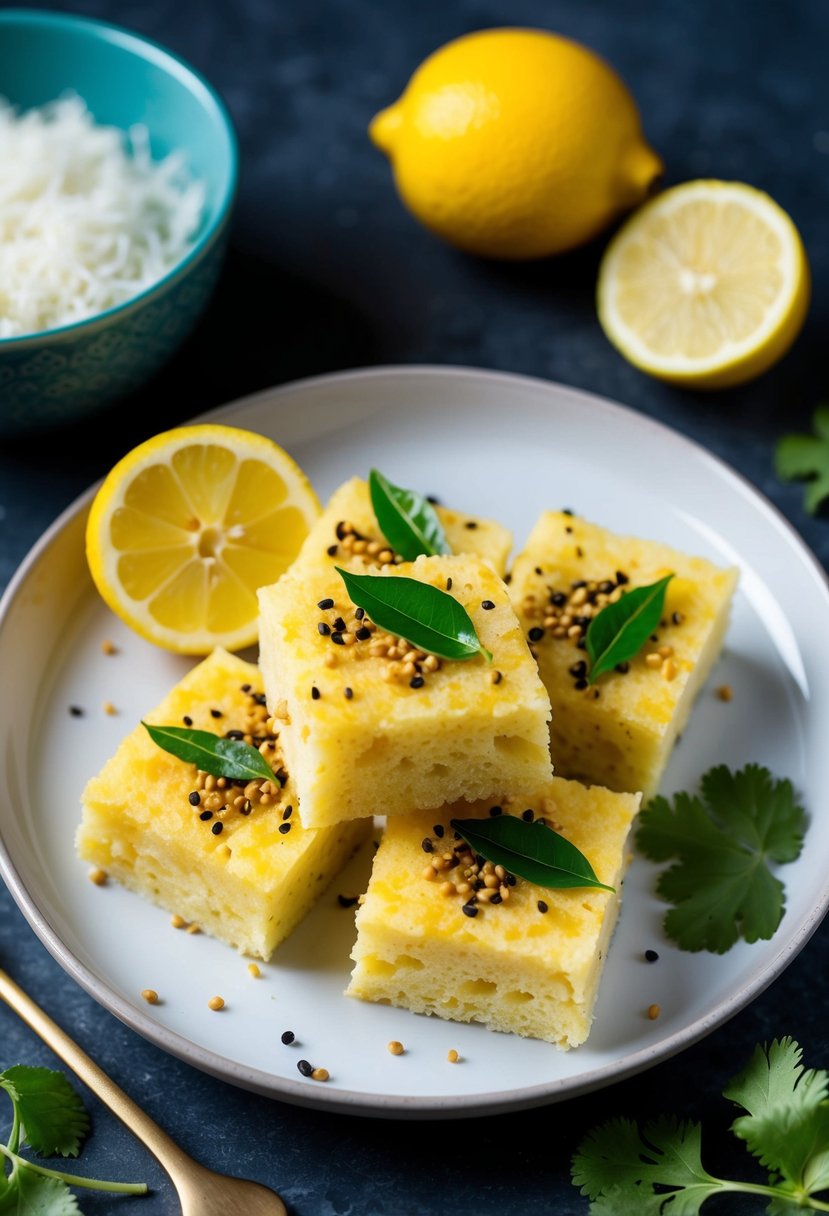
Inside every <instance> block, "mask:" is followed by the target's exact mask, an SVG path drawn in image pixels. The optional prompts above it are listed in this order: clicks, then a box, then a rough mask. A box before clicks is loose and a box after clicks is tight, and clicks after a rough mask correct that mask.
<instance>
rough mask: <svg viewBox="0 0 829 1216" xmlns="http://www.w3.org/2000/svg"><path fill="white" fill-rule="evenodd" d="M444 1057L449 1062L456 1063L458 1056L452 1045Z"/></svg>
mask: <svg viewBox="0 0 829 1216" xmlns="http://www.w3.org/2000/svg"><path fill="white" fill-rule="evenodd" d="M446 1058H447V1060H448V1061H449V1063H450V1064H457V1062H458V1060H459V1059H460V1056H459V1055H458V1053H457V1052H456V1051H455V1049H454V1047H453V1048H452V1049H451V1050H450V1051H447V1053H446Z"/></svg>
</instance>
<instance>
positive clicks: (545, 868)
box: [452, 815, 615, 891]
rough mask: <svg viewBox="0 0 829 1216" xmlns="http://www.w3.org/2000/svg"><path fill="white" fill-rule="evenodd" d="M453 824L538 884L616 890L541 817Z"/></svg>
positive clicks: (491, 857) (484, 851)
mask: <svg viewBox="0 0 829 1216" xmlns="http://www.w3.org/2000/svg"><path fill="white" fill-rule="evenodd" d="M452 828H453V830H454V831H456V832H457V833H458V834H459V835H460V836H462V837H463V839H464V840H465V841H466V843H467V844H468V845H469V846H470V847H471V848H472V849H474V851H475V852H476V853H480V854H481V856H482V857H485V858H486V860H487V861H491V862H492V863H493V864H494V865H502V866H504V867H505V868H506V869H508V870H510V871H511V872H512V873H513V874H517V875H518V876H519V878H526V879H527V880H528V881H529V882H534V883H535V884H536V886H539V887H547V888H549V889H551V890H553V889H556V888H559V889H562V888H570V887H598V888H599V889H600V890H602V891H613V890H615V888H614V887H609V886H607V885H606V884H605V883H603V882H600V881H599V879H598V878H597V877H596V872H595V870H594V869H593V867H592V866H591V864H590V862H589V861H588V860H587V858H586V857H585V856H584V854H583V853H582V852H581V850H580V849H577V848H576V846H575V845H574V844H572V843H571V841H569V840H567V839H566V837H564V836H561V835H559V833H558V832H555V831H553V829H552V828H549V827H547V826H546V825H545V824H543V823H541V822H540V821H539V820H536V821H535V822H534V823H530V822H528V821H527V820H524V819H518V818H517V817H516V816H515V815H502V816H499V817H498V818H497V819H453V820H452Z"/></svg>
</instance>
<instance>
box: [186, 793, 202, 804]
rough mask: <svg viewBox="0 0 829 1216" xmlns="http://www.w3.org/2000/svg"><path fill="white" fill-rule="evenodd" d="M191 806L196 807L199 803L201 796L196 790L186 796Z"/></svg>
mask: <svg viewBox="0 0 829 1216" xmlns="http://www.w3.org/2000/svg"><path fill="white" fill-rule="evenodd" d="M188 797H189V799H190V805H191V806H198V805H199V803H200V802H201V794H200V793H199V791H198V790H193V792H192V794H189V795H188Z"/></svg>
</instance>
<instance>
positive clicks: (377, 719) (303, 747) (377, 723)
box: [259, 538, 552, 827]
mask: <svg viewBox="0 0 829 1216" xmlns="http://www.w3.org/2000/svg"><path fill="white" fill-rule="evenodd" d="M321 539H324V538H321ZM339 560H340V562H341V564H342V566H343V568H345V569H348V570H351V571H354V572H355V573H360V574H372V576H373V577H376V578H378V579H383V578H386V577H392V576H403V577H407V578H412V579H417V580H420V581H422V582H426V583H430V584H432V585H433V586H434V587H437V588H439V589H440V590H447V589H448V591H447V594H450V595H452V596H454V597H455V599H456V600H458V601H459V602H460V603H461V604H462V605H463V606H464V607H465V608H466V610H467V612H468V613H469V615H470V617H471V618H472V621H473V624H474V626H475V629H476V631H477V634H478V637H479V638H480V641H481V642H482V644H483V646H484V647H486V648H487V649H488V650H490V651H491V652H492V656H493V658H492V661H491V662H487V660H486V659H485V658H484V657H483V656H481V655H478V656H476V657H474V658H470V659H465V660H447V659H439V660H438V659H436V658H435V656H431V655H428V654H426V653H425V652H421V651H417V650H416V649H415V648H414V647H413V646H410V645H409V643H408V642H407V641H404V640H401V639H399V638H396V637H393V636H390V635H388V634H385V633H384V632H383V631H382V630H381V629H378V628H375V626H374V624H373V622H371V621H370V620H369V619H368V618H367V617H365V616H362V615H361V610H359V609H358V610H355V607H354V605H353V604H352V603H351V602H350V600H349V597H348V594H347V592H346V590H345V585H344V583H343V581H342V579H341V578H340V575H339V574H338V573H337V571H336V569H335V567H334V560H332V558H331V557H330V556H329V555H328V554H327V550H326V549H325V548H322V549H320V550H319V551H317V552H314V551H309V550H308V549H307V547H306V548H305V549H304V550H303V552H302V554H301V555H300V557H299V558H298V559H297V561H296V562H295V563H294V565H293V566H292V567H291V568H290V570H288V572H287V573H286V574H285V575H283V577H282V578H281V579H280V580H279V582H278V583H276V584H275V585H274V586H272V587H267V588H263V589H262V590H260V592H259V601H260V629H259V642H260V664H261V668H262V673H263V677H264V681H265V691H266V694H267V698H268V705H269V707H270V709H271V710H272V712H274V713H275V715H276V716H277V717H279V718H282V719H283V722H284V724H283V727H282V731H281V743H282V748H283V753H284V756H285V760H286V763H287V765H288V768H289V770H290V772H291V775H292V777H293V780H294V784H295V788H296V790H297V794H298V796H299V809H300V815H301V817H302V822H303V823H304V824H305V826H306V827H320V826H323V825H328V824H331V823H336V822H338V821H340V820H344V819H352V818H354V817H359V816H365V815H373V814H388V815H397V814H404V813H410V812H412V811H416V810H418V809H422V808H427V807H438V806H441V805H442V804H443V803H445V802H454V801H455V800H456V799H458V798H466V799H468V800H470V801H474V800H475V799H476V798H484V797H489V796H490V795H500V794H501V793H503V792H504V791H505V790H510V789H512V790H526V789H534V788H536V787H537V786H538V785H539V784H541V783H543V782H544V781H545V780H547V779H548V778H549V777H550V775H551V772H552V768H551V763H550V756H549V733H548V726H547V723H548V720H549V713H550V708H549V705H550V702H549V697H548V696H547V693H546V692H545V690H544V686H543V684H542V683H541V680H540V679H539V676H538V670H537V667H536V664H535V661H534V660H533V658H532V656H531V654H530V651H529V648H528V645H527V642H526V640H525V637H524V634H523V632H522V630H521V626H520V625H519V622H518V619H517V617H516V615H515V613H514V611H513V608H512V605H511V603H510V598H509V595H508V593H507V588H506V586H505V585H504V583H503V582H502V580H501V579H500V578H499V577H498V576H497V575H496V574H495V572H494V570H493V569H492V566H491V565H490V564H489V563H488V562H486V561H484V560H483V559H482V558H480V557H471V556H460V555H451V556H447V557H419V558H418V559H417V560H416V561H414V562H404V563H402V564H401V565H384V566H377V565H374V564H370V563H369V564H366V562H365V561H364V560H363V557H362V555H360V554H353V555H351V556H343V557H341V558H340V559H339Z"/></svg>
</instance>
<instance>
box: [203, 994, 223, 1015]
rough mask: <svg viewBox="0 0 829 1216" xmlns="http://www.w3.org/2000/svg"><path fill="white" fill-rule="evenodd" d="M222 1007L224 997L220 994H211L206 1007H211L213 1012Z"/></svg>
mask: <svg viewBox="0 0 829 1216" xmlns="http://www.w3.org/2000/svg"><path fill="white" fill-rule="evenodd" d="M224 1007H225V1002H224V997H221V996H211V998H210V1000H209V1001H208V1002H207V1008H208V1009H212V1010H213V1011H214V1013H218V1012H219V1010H220V1009H224Z"/></svg>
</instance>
